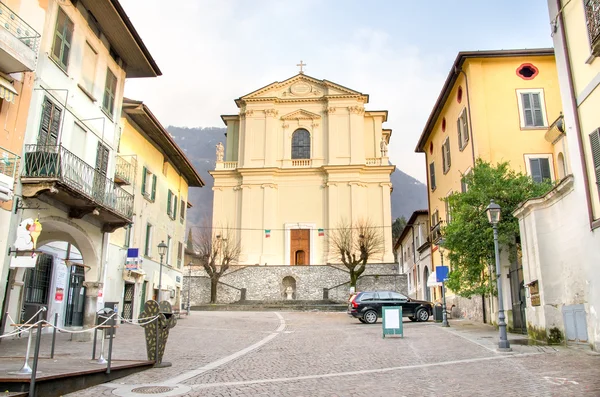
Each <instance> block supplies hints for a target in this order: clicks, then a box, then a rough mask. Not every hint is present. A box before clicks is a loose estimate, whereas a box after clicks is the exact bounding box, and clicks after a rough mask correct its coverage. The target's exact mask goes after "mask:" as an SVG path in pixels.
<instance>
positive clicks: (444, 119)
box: [442, 117, 446, 132]
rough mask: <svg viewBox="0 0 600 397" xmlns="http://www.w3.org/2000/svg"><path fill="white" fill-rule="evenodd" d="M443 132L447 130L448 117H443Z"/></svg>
mask: <svg viewBox="0 0 600 397" xmlns="http://www.w3.org/2000/svg"><path fill="white" fill-rule="evenodd" d="M442 132H446V118H445V117H444V118H443V119H442Z"/></svg>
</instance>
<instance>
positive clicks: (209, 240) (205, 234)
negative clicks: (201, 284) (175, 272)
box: [194, 222, 242, 303]
mask: <svg viewBox="0 0 600 397" xmlns="http://www.w3.org/2000/svg"><path fill="white" fill-rule="evenodd" d="M204 224H205V225H206V226H205V227H202V229H201V232H200V233H197V234H195V235H194V251H196V252H197V254H198V257H199V258H200V262H201V263H202V266H203V267H204V270H206V273H207V274H208V277H209V278H210V303H217V286H218V284H219V279H220V278H221V276H222V275H223V274H224V273H225V272H226V271H227V269H229V266H230V265H232V264H236V263H238V261H239V259H240V254H241V251H242V245H241V240H240V237H239V235H238V233H236V231H235V230H233V229H231V228H229V227H217V228H214V229H213V228H212V227H210V226H208V225H209V223H208V222H205V223H204Z"/></svg>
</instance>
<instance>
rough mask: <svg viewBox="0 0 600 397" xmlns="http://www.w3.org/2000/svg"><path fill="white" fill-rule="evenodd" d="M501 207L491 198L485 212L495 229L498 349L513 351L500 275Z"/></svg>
mask: <svg viewBox="0 0 600 397" xmlns="http://www.w3.org/2000/svg"><path fill="white" fill-rule="evenodd" d="M500 211H501V208H500V206H499V205H498V204H496V203H495V202H494V200H490V205H488V206H487V208H486V209H485V212H486V214H487V217H488V220H489V221H490V223H491V224H492V228H493V229H494V253H495V255H496V283H497V285H498V328H499V330H500V340H499V341H498V350H500V351H512V349H511V348H510V343H509V342H508V337H507V336H506V322H505V317H504V302H503V301H502V278H501V277H500V274H501V271H500V250H499V248H498V222H500Z"/></svg>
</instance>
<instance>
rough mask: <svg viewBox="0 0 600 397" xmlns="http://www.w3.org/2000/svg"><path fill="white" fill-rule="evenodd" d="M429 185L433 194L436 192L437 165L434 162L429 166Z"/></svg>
mask: <svg viewBox="0 0 600 397" xmlns="http://www.w3.org/2000/svg"><path fill="white" fill-rule="evenodd" d="M429 185H430V186H431V191H432V192H433V191H434V190H435V164H434V163H433V162H432V163H431V164H429Z"/></svg>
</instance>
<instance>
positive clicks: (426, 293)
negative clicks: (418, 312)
mask: <svg viewBox="0 0 600 397" xmlns="http://www.w3.org/2000/svg"><path fill="white" fill-rule="evenodd" d="M428 278H429V269H428V268H427V266H425V269H423V300H425V301H428V302H431V290H430V289H429V287H428V286H427V279H428Z"/></svg>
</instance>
